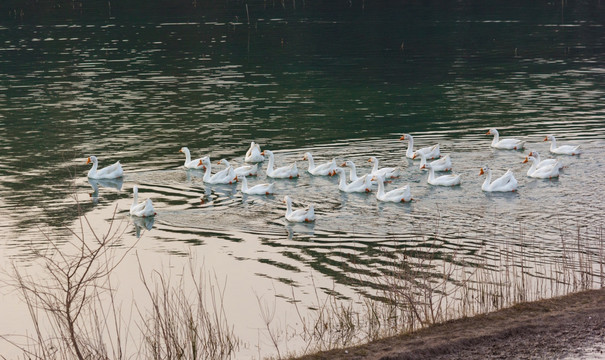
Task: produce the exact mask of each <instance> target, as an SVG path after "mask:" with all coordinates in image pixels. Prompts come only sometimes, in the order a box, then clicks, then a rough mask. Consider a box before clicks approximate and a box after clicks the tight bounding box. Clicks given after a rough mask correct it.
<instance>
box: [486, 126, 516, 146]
mask: <svg viewBox="0 0 605 360" xmlns="http://www.w3.org/2000/svg"><path fill="white" fill-rule="evenodd" d="M485 135H494V140H492V147H493V148H496V149H503V150H522V149H523V147H524V146H525V141H522V140H517V139H502V140H500V134H499V133H498V130H496V129H493V128H492V129H489V130H488V131H487V132H486V133H485Z"/></svg>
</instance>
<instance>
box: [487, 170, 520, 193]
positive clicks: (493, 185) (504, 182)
mask: <svg viewBox="0 0 605 360" xmlns="http://www.w3.org/2000/svg"><path fill="white" fill-rule="evenodd" d="M483 174H487V176H486V178H485V181H484V182H483V185H481V190H483V191H486V192H509V191H517V188H518V183H517V179H515V175H514V174H513V172H512V171H510V170H508V171H507V172H506V173H505V174H504V175H502V176H501V177H499V178H497V179H496V180H494V181H493V182H492V170H491V169H490V168H489V167H487V166H484V167H482V168H481V170H480V172H479V175H483Z"/></svg>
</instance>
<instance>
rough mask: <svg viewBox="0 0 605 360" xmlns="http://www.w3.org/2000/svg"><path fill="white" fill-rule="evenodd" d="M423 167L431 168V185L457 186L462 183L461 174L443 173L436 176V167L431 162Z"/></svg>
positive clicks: (429, 179)
mask: <svg viewBox="0 0 605 360" xmlns="http://www.w3.org/2000/svg"><path fill="white" fill-rule="evenodd" d="M423 168H427V169H429V178H428V180H427V182H428V183H429V184H431V185H439V186H455V185H460V175H442V176H439V177H437V178H436V177H435V169H433V166H432V165H431V164H424V166H423Z"/></svg>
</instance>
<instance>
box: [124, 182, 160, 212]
mask: <svg viewBox="0 0 605 360" xmlns="http://www.w3.org/2000/svg"><path fill="white" fill-rule="evenodd" d="M132 194H133V201H132V205H131V206H130V215H133V216H140V217H149V216H155V215H156V214H157V213H156V212H155V210H154V209H153V203H152V202H151V199H149V198H148V199H147V200H145V201H144V202H142V203H139V202H138V201H139V188H138V187H137V186H134V187H133V188H132Z"/></svg>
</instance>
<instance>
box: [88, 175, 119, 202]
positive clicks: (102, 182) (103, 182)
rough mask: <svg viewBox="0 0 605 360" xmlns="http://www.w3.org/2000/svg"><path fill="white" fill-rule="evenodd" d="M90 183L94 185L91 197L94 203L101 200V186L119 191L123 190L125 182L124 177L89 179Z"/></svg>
mask: <svg viewBox="0 0 605 360" xmlns="http://www.w3.org/2000/svg"><path fill="white" fill-rule="evenodd" d="M88 183H89V184H90V186H91V187H92V193H90V198H91V200H92V202H93V203H94V204H97V203H98V202H99V187H100V186H102V187H105V188H114V189H116V190H118V191H120V190H122V185H123V184H124V178H117V179H91V178H89V179H88Z"/></svg>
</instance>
